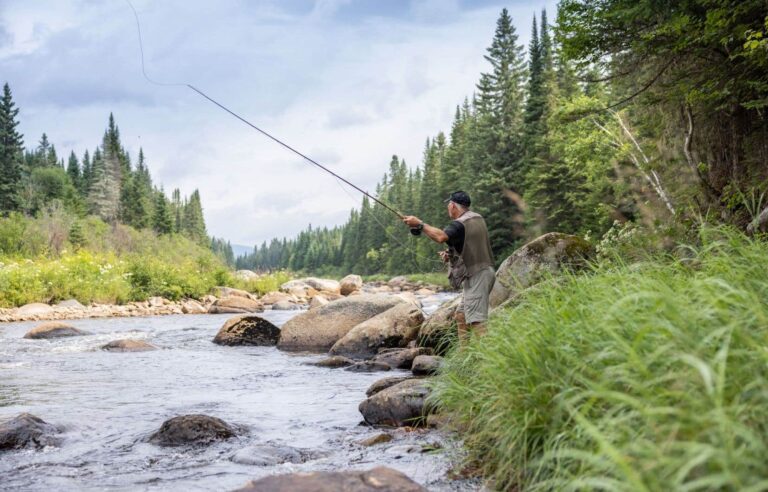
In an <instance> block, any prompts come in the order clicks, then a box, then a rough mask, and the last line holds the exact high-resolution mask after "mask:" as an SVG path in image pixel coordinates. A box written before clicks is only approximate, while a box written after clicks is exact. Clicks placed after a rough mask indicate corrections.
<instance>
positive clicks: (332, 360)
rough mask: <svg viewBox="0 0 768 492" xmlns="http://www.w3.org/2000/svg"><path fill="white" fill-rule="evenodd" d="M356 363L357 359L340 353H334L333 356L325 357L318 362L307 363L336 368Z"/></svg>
mask: <svg viewBox="0 0 768 492" xmlns="http://www.w3.org/2000/svg"><path fill="white" fill-rule="evenodd" d="M354 363H355V361H353V360H352V359H348V358H346V357H342V356H340V355H334V356H332V357H326V358H325V359H322V360H319V361H317V362H309V363H308V364H307V365H310V366H317V367H328V368H331V369H336V368H338V367H347V366H351V365H353V364H354Z"/></svg>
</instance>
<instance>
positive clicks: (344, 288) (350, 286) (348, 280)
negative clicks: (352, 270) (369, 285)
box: [339, 275, 363, 296]
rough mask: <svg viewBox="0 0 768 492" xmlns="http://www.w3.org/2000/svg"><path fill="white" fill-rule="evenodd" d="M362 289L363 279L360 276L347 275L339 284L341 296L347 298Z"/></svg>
mask: <svg viewBox="0 0 768 492" xmlns="http://www.w3.org/2000/svg"><path fill="white" fill-rule="evenodd" d="M362 288H363V277H361V276H360V275H347V276H346V277H344V278H343V279H341V282H339V289H340V291H341V295H343V296H348V295H349V294H351V293H353V292H354V291H356V290H360V289H362Z"/></svg>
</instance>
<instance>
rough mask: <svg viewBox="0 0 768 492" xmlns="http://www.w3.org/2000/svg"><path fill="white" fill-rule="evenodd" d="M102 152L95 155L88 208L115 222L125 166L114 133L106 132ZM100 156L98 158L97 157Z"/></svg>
mask: <svg viewBox="0 0 768 492" xmlns="http://www.w3.org/2000/svg"><path fill="white" fill-rule="evenodd" d="M101 150H102V153H100V154H99V155H98V156H97V155H94V160H93V164H92V169H91V174H92V178H91V187H90V189H89V190H88V209H89V211H90V213H92V214H94V215H98V216H99V217H101V219H102V220H104V221H106V222H114V221H116V220H117V218H118V212H119V209H120V192H121V183H122V174H123V168H122V164H121V162H120V156H119V155H118V151H117V150H116V146H115V144H114V140H113V137H112V135H110V134H109V133H108V132H107V133H105V134H104V139H103V142H102V149H101ZM97 157H98V159H97Z"/></svg>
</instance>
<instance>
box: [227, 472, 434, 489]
mask: <svg viewBox="0 0 768 492" xmlns="http://www.w3.org/2000/svg"><path fill="white" fill-rule="evenodd" d="M298 491H301V492H427V489H425V488H424V487H422V486H421V485H419V484H417V483H416V482H414V481H413V480H411V479H410V478H408V477H407V476H405V475H404V474H402V473H400V472H399V471H397V470H393V469H391V468H386V467H383V466H379V467H376V468H373V469H372V470H368V471H359V470H355V471H344V472H329V471H320V472H310V473H289V474H285V475H273V476H270V477H264V478H260V479H259V480H253V481H250V482H248V483H247V484H246V485H245V487H243V488H241V489H238V492H298Z"/></svg>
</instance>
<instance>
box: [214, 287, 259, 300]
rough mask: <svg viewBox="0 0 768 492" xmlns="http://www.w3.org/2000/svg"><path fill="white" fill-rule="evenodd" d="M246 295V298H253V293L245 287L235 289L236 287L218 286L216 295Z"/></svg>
mask: <svg viewBox="0 0 768 492" xmlns="http://www.w3.org/2000/svg"><path fill="white" fill-rule="evenodd" d="M233 296H234V297H244V298H245V299H252V296H251V293H250V292H248V291H247V290H243V289H235V288H234V287H216V297H222V298H224V297H233Z"/></svg>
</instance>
